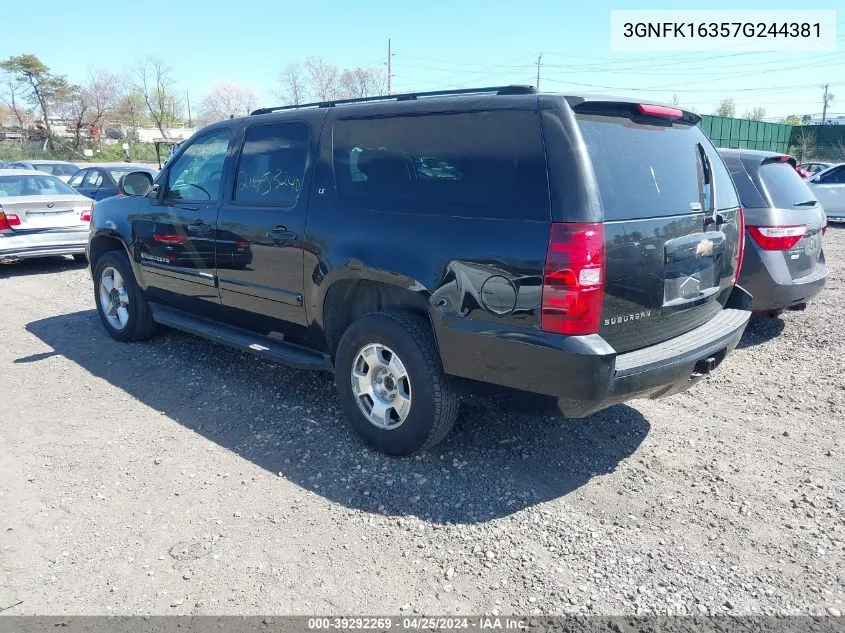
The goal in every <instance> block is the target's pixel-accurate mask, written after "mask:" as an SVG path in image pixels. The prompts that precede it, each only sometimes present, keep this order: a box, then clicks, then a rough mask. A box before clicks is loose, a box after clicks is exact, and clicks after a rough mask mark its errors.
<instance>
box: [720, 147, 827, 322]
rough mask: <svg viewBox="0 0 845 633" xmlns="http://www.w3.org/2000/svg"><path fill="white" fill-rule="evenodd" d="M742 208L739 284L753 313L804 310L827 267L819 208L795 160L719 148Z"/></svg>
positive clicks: (823, 220) (824, 225)
mask: <svg viewBox="0 0 845 633" xmlns="http://www.w3.org/2000/svg"><path fill="white" fill-rule="evenodd" d="M719 153H720V154H721V155H722V158H723V159H724V160H725V164H726V165H727V166H728V169H729V170H730V172H731V177H732V178H733V181H734V183H735V184H736V188H737V191H738V193H739V199H740V202H742V206H743V208H744V210H745V227H746V235H747V239H746V247H745V257H744V258H743V263H742V270H741V271H740V277H739V283H740V285H741V286H742V287H743V288H745V289H747V290H748V291H749V292H750V293H751V294H752V296H753V297H754V299H753V302H752V308H753V310H754V311H755V312H762V313H767V314H777V313H778V312H780V311H782V310H784V309H786V308H793V309H799V310H800V309H804V308H805V307H806V305H807V301H809V300H810V299H812V298H813V297H815V296H816V295H817V294H819V293H820V292H821V291H822V288H824V285H825V282H826V281H827V275H828V269H827V266H825V262H824V249H823V248H822V237H823V235H824V232H825V229H826V228H827V220H826V218H825V213H824V209H822V207H821V205H819V203H818V201H817V200H816V197H815V196H814V195H813V192H812V191H810V188H809V187H808V186H807V183H806V182H805V181H804V180H802V179H801V177H800V176H799V175H798V174H797V173H796V172H795V159H794V158H793V157H792V156H788V155H786V154H780V153H777V152H763V151H759V150H748V149H720V150H719Z"/></svg>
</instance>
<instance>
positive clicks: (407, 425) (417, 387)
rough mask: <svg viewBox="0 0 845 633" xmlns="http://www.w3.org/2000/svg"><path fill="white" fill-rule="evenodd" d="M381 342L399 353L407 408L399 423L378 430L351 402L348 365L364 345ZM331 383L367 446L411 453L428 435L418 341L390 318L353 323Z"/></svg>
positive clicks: (428, 399) (430, 406)
mask: <svg viewBox="0 0 845 633" xmlns="http://www.w3.org/2000/svg"><path fill="white" fill-rule="evenodd" d="M372 343H381V344H383V345H386V346H387V347H389V348H390V349H391V350H393V351H394V352H396V354H398V355H399V358H400V359H401V360H402V363H403V364H404V365H405V369H406V370H407V371H408V378H409V380H410V383H411V411H410V413H409V414H408V417H407V418H406V419H405V421H404V422H403V423H402V425H401V426H399V427H398V428H395V429H391V430H386V429H380V428H378V427H377V426H375V425H373V424H372V423H371V422H370V421H369V420H367V418H366V417H365V416H364V414H363V413H362V412H361V410H360V409H359V408H358V404H357V403H356V401H355V395H354V393H353V391H352V377H351V371H352V364H353V363H354V362H355V358H356V356H357V354H358V351H359V350H360V349H361V348H363V347H364V346H365V345H368V344H372ZM335 382H336V385H337V390H338V396H339V398H340V402H341V406H343V409H344V411H345V413H346V416H347V418H348V419H349V421H350V423H351V424H352V426H353V428H354V429H355V431H356V432H357V433H358V434H359V435H360V437H361V439H362V440H363V441H364V443H365V444H367V446H369V447H371V448H374V449H376V450H379V451H382V452H384V453H387V454H389V455H397V456H399V455H411V454H413V453H415V452H416V451H418V450H420V449H421V448H422V447H423V446H424V445H425V443H426V441H427V440H428V438H429V436H430V435H431V432H432V428H433V426H434V421H435V415H436V411H435V399H434V391H433V389H432V386H433V383H432V380H431V376H429V371H428V367H427V366H426V363H425V361H424V360H423V357H422V352H421V350H420V349H419V344H418V343H417V342H416V341H415V340H414V339H413V338H412V337H411V336H409V335H408V334H406V333H405V332H404V331H403V329H402V326H401V325H400V324H399V323H397V322H396V321H394V320H393V319H391V318H390V317H387V316H384V315H379V314H372V315H368V316H366V317H364V318H363V319H361V320H360V321H358V322H356V323H353V324H352V325H351V326H350V327H349V329H348V330H347V331H346V332H345V333H344V335H343V338H342V339H341V341H340V345H339V346H338V349H337V354H336V356H335Z"/></svg>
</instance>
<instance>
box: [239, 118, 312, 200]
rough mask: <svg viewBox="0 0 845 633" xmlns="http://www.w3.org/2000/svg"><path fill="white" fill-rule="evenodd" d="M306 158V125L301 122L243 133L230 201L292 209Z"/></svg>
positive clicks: (257, 128) (272, 125) (296, 197)
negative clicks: (243, 137)
mask: <svg viewBox="0 0 845 633" xmlns="http://www.w3.org/2000/svg"><path fill="white" fill-rule="evenodd" d="M307 158H308V125H307V124H306V123H304V122H302V121H292V122H289V123H276V124H271V125H260V126H256V127H253V128H250V129H249V130H247V133H246V138H245V140H244V148H243V151H242V152H241V156H240V159H239V161H238V173H237V178H236V179H235V193H234V196H233V200H235V201H237V202H243V203H251V204H270V205H275V206H293V205H294V204H296V201H297V199H298V198H299V192H300V191H301V190H302V179H303V178H304V177H305V162H306V160H307Z"/></svg>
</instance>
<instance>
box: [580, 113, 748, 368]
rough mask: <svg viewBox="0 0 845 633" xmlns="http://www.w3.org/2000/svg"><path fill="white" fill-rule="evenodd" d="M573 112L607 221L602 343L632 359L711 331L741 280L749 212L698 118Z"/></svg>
mask: <svg viewBox="0 0 845 633" xmlns="http://www.w3.org/2000/svg"><path fill="white" fill-rule="evenodd" d="M572 106H573V110H574V111H575V113H576V117H575V118H576V121H577V125H578V127H579V129H580V132H581V135H582V137H583V140H584V144H585V146H586V152H587V156H588V157H589V161H590V162H591V164H592V168H593V173H594V174H595V184H596V188H597V192H598V196H599V198H600V204H601V208H602V211H603V217H604V238H605V244H604V245H605V276H604V303H603V306H602V311H601V317H600V320H599V334H600V335H601V336H602V337H603V338H604V339H605V340H606V341H607V342H608V343H610V344H611V345H612V346H613V348H614V349H615V350H616V351H617V352H626V351H631V350H636V349H639V348H642V347H646V346H649V345H654V344H656V343H659V342H661V341H665V340H668V339H671V338H674V337H676V336H678V335H680V334H683V333H684V332H688V331H690V330H692V329H694V328H696V327H698V326H700V325H702V324H704V323H706V322H707V321H708V320H710V319H712V318H713V317H714V316H715V315H716V314H717V313H718V312H719V311H720V310H721V309H722V307H723V306H724V304H725V303H726V301H727V299H728V297H729V295H730V293H731V291H732V289H733V284H734V283H735V280H736V274H737V268H738V264H739V261H740V258H741V248H742V241H741V236H742V231H741V229H740V228H739V227H740V225H741V223H742V211H741V209H740V208H739V200H738V198H737V195H736V190H735V188H734V185H733V183H732V182H731V178H730V174H729V173H728V171H727V169H726V167H725V165H724V163H723V162H722V159H721V158H720V156H719V155H718V153H717V152H716V150H715V148H714V147H713V145H712V144H711V143H710V141H709V140H708V138H707V137H706V136H705V135H704V133H703V132H702V131H701V129H700V128H699V127H698V125H697V122H698V120H699V117H698V116H697V115H695V114H692V113H689V112H683V111H681V110H678V109H675V108H668V107H664V106H651V105H642V104H637V103H626V102H616V101H581V102H576V103H573V104H572Z"/></svg>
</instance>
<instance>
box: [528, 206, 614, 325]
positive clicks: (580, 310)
mask: <svg viewBox="0 0 845 633" xmlns="http://www.w3.org/2000/svg"><path fill="white" fill-rule="evenodd" d="M603 302H604V225H603V224H586V223H583V224H582V223H553V224H552V225H551V232H550V234H549V246H548V249H547V250H546V265H545V269H544V272H543V298H542V307H541V312H540V327H541V328H542V330H543V331H544V332H554V333H556V334H574V335H580V334H595V333H596V332H598V330H599V321H600V317H601V310H602V304H603Z"/></svg>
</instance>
